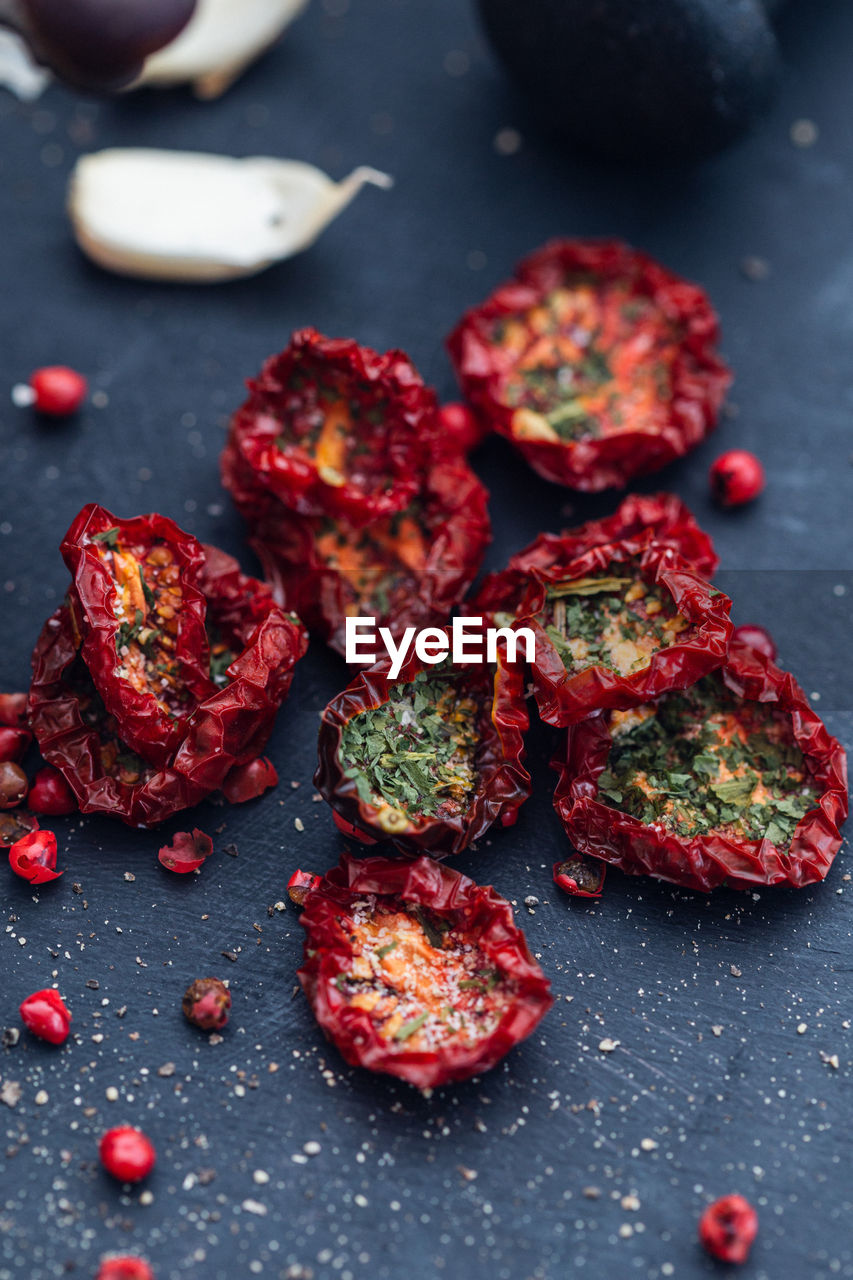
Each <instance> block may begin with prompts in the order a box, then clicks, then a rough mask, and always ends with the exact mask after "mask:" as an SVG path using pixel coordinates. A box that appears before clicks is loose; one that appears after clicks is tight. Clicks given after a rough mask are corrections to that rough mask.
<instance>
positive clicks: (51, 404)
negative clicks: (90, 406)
mask: <svg viewBox="0 0 853 1280" xmlns="http://www.w3.org/2000/svg"><path fill="white" fill-rule="evenodd" d="M30 386H31V387H32V389H33V391H34V392H35V400H34V401H33V404H34V406H35V408H36V409H37V410H38V412H39V413H47V414H49V415H50V416H51V417H53V418H66V417H68V416H69V414H72V413H76V412H77V410H78V409H79V408H80V406H81V404H82V403H83V401H84V400H85V399H86V393H87V391H88V389H89V388H88V384H87V382H86V379H85V378H84V377H83V375H82V373H78V372H77V370H76V369H69V368H68V366H67V365H64V364H53V365H46V366H45V367H44V368H43V369H36V371H35V372H34V373H33V374H32V375H31V377H30Z"/></svg>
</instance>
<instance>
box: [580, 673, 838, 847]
mask: <svg viewBox="0 0 853 1280" xmlns="http://www.w3.org/2000/svg"><path fill="white" fill-rule="evenodd" d="M611 733H612V735H613V747H612V749H611V752H610V759H609V761H608V767H607V769H606V770H605V771H604V772H603V773H602V774H601V775H600V776H599V778H598V798H599V800H600V801H601V802H602V803H605V804H607V805H609V806H610V807H611V808H615V809H620V810H622V811H623V812H624V813H629V814H632V815H633V816H634V817H635V818H638V819H639V820H640V821H641V822H643V823H644V824H646V825H649V824H651V823H659V824H661V825H662V826H664V827H665V828H667V829H668V830H670V831H672V832H674V833H675V834H677V835H679V836H686V837H690V836H701V835H707V834H708V833H710V832H719V833H721V834H725V835H731V836H735V837H740V838H741V839H746V840H761V839H762V838H765V839H767V840H770V841H771V842H772V843H773V844H774V845H775V846H776V847H777V848H778V849H781V850H785V849H787V847H788V845H789V844H790V843H791V840H792V838H793V835H794V832H795V831H796V828H797V825H798V823H799V822H800V820H801V819H802V818H803V816H804V815H805V814H806V813H807V812H808V810H809V809H812V808H814V806H815V805H816V804H817V801H818V798H819V793H818V791H817V790H816V788H815V786H814V785H813V783H812V781H811V778H810V774H809V772H808V767H807V765H806V761H805V758H804V757H803V754H802V752H801V751H800V749H799V747H798V746H797V744H796V743H795V741H794V738H793V734H792V732H791V727H790V723H789V722H788V719H787V718H786V717H785V716H784V715H783V714H782V713H780V712H778V711H776V710H774V709H773V708H772V707H769V706H766V705H763V704H759V703H752V702H747V701H741V700H739V699H737V698H736V697H735V696H734V695H733V694H731V693H730V692H729V691H728V690H727V689H726V688H725V686H724V685H723V683H722V680H721V679H720V677H719V676H718V675H712V676H706V677H705V679H704V680H701V681H700V682H699V683H698V684H697V685H694V686H693V688H691V689H688V690H686V691H685V692H684V693H673V694H667V695H666V696H665V697H663V698H661V699H660V701H659V702H658V703H657V704H656V705H654V706H648V707H642V708H639V709H638V710H636V711H628V712H614V714H613V716H612V720H611Z"/></svg>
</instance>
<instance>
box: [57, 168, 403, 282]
mask: <svg viewBox="0 0 853 1280" xmlns="http://www.w3.org/2000/svg"><path fill="white" fill-rule="evenodd" d="M365 183H372V184H373V185H374V186H378V187H390V186H391V185H392V179H391V178H389V177H388V175H387V174H384V173H379V172H378V171H377V170H376V169H368V168H359V169H356V170H355V171H354V172H353V173H351V174H350V175H349V177H348V178H344V180H343V182H337V183H336V182H333V181H332V180H331V178H329V177H327V175H326V174H325V173H323V172H322V171H321V170H320V169H315V168H314V166H313V165H310V164H303V163H302V162H301V161H299V160H275V159H271V158H267V157H262V156H258V157H253V158H251V159H248V160H237V159H233V158H232V157H231V156H215V155H206V154H204V153H202V152H195V151H155V150H149V149H145V148H139V149H137V148H131V147H128V148H121V147H116V148H112V149H110V150H107V151H97V152H94V153H93V154H91V155H86V156H81V158H80V159H79V160H78V161H77V164H76V166H75V168H74V171H73V173H72V175H71V183H70V187H69V192H68V212H69V214H70V217H71V221H72V224H73V226H74V234H75V236H76V237H77V243H78V244H79V245H80V248H81V249H82V250H83V252H84V253H86V254H88V256H89V257H90V258H91V259H92V260H93V261H94V262H97V263H98V264H99V266H102V267H106V268H107V270H109V271H116V272H118V273H119V274H120V275H129V276H142V277H144V278H145V279H149V280H181V281H185V282H190V283H192V282H196V281H198V282H211V281H218V280H232V279H235V278H237V277H239V276H250V275H254V274H255V273H256V272H258V271H263V269H264V268H265V267H268V266H270V264H271V263H273V262H277V261H279V260H280V259H282V258H289V257H291V256H292V255H293V254H295V253H299V251H300V250H301V249H305V248H307V247H308V245H310V244H312V243H313V242H314V240H316V238H317V236H318V235H319V234H320V232H321V231H322V230H323V229H324V228H325V227H326V226H328V224H329V223H330V222H331V221H332V219H333V218H335V217H336V216H337V215H338V214H339V213H340V212H341V211H342V210H343V209H344V208H345V207H346V206H347V205H348V204H349V202H350V201H351V200H352V199H353V197H354V196H355V195H356V194H357V193H358V191H360V189H361V188H362V186H364V184H365Z"/></svg>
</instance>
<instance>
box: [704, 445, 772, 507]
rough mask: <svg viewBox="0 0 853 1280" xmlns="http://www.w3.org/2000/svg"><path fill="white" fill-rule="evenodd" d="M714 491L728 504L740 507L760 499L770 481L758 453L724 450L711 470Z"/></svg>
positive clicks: (718, 498)
mask: <svg viewBox="0 0 853 1280" xmlns="http://www.w3.org/2000/svg"><path fill="white" fill-rule="evenodd" d="M709 478H710V481H711V493H712V494H713V495H714V497H715V498H716V499H717V502H719V503H721V504H722V505H723V506H724V507H739V506H741V505H742V504H743V503H744V502H752V500H753V498H757V497H758V495H759V493H761V491H762V489H763V488H764V485H765V483H766V481H765V476H764V468H763V467H762V465H761V463H760V462H759V460H758V458H756V456H755V454H754V453H747V451H746V449H730V450H729V452H728V453H721V454H720V456H719V458H717V460H716V462H714V463H713V464H712V466H711V471H710V473H709Z"/></svg>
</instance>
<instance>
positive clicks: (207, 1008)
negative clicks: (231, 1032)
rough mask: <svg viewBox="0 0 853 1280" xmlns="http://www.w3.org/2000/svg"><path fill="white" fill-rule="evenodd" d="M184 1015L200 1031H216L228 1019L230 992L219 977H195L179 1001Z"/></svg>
mask: <svg viewBox="0 0 853 1280" xmlns="http://www.w3.org/2000/svg"><path fill="white" fill-rule="evenodd" d="M181 1009H182V1010H183V1014H184V1017H185V1018H186V1019H187V1021H188V1022H191V1023H192V1024H193V1026H194V1027H200V1028H201V1030H202V1031H218V1030H219V1028H220V1027H224V1026H225V1024H226V1022H227V1021H228V1014H229V1012H230V1010H231V992H230V991H229V990H228V988H227V987H226V985H225V983H224V982H223V981H222V980H221V979H220V978H196V980H195V982H191V983H190V985H189V986H188V987H187V989H186V991H185V992H184V998H183V1000H182V1001H181Z"/></svg>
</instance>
